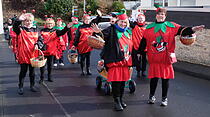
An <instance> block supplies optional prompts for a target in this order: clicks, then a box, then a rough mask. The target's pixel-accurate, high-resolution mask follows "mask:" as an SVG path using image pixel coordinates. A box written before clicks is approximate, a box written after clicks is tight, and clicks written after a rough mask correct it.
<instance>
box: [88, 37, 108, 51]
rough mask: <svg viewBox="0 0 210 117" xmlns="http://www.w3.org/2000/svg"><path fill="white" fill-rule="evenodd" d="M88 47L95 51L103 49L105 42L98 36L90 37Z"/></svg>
mask: <svg viewBox="0 0 210 117" xmlns="http://www.w3.org/2000/svg"><path fill="white" fill-rule="evenodd" d="M87 42H88V45H89V46H90V47H92V48H94V49H102V48H103V47H104V44H105V41H104V40H103V39H102V38H101V37H100V36H98V35H96V36H89V37H88V39H87Z"/></svg>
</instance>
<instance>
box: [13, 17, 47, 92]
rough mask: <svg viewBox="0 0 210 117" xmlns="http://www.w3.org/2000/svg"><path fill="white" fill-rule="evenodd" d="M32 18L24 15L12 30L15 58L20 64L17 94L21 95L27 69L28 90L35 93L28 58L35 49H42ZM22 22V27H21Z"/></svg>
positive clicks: (33, 79) (32, 72)
mask: <svg viewBox="0 0 210 117" xmlns="http://www.w3.org/2000/svg"><path fill="white" fill-rule="evenodd" d="M33 21H34V16H33V14H31V13H24V14H22V15H21V16H20V17H19V20H16V21H15V22H14V25H13V30H14V32H15V33H16V36H17V42H16V43H15V46H16V47H17V58H18V63H19V64H20V73H19V84H18V86H19V88H18V93H19V94H20V95H23V93H24V92H23V84H24V78H25V76H26V73H27V70H28V68H29V77H30V90H31V91H32V92H36V91H37V90H36V88H35V87H34V85H35V72H34V68H33V67H32V66H31V63H30V58H32V54H33V52H34V50H35V49H38V48H39V49H42V47H43V39H42V38H41V36H39V34H38V31H37V29H36V28H34V27H33ZM21 22H23V26H20V25H21Z"/></svg>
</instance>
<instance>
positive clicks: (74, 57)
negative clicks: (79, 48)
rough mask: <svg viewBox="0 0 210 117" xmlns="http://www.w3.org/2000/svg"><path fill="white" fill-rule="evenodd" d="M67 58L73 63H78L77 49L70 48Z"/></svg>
mask: <svg viewBox="0 0 210 117" xmlns="http://www.w3.org/2000/svg"><path fill="white" fill-rule="evenodd" d="M67 58H68V60H69V62H70V63H71V64H74V63H77V61H78V54H77V52H76V51H75V50H69V53H68V55H67Z"/></svg>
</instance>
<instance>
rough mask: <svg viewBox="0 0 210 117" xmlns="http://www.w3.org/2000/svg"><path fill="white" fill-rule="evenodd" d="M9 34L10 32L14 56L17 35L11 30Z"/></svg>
mask: <svg viewBox="0 0 210 117" xmlns="http://www.w3.org/2000/svg"><path fill="white" fill-rule="evenodd" d="M9 32H10V37H11V40H12V41H11V42H12V46H13V48H12V52H13V53H14V54H16V53H17V35H16V33H15V32H14V31H13V28H11V29H10V31H9Z"/></svg>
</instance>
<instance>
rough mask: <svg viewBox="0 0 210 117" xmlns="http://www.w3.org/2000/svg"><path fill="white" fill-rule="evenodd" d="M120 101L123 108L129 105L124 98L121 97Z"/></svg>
mask: <svg viewBox="0 0 210 117" xmlns="http://www.w3.org/2000/svg"><path fill="white" fill-rule="evenodd" d="M120 103H121V105H122V107H123V108H126V107H127V104H126V103H125V102H124V101H123V100H122V98H120Z"/></svg>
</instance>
